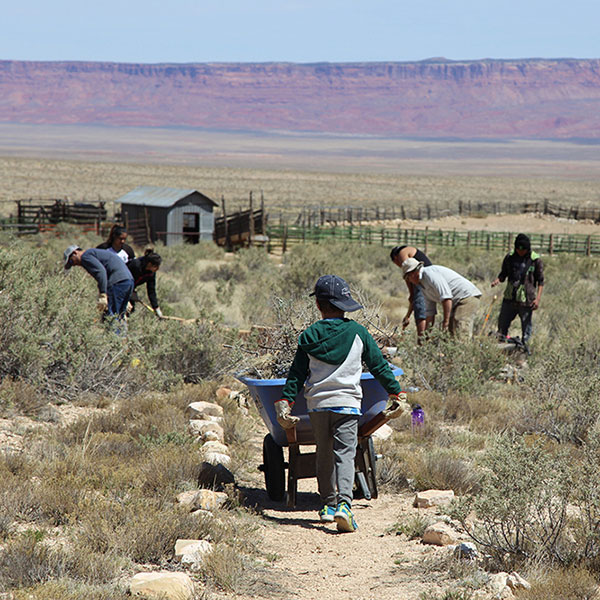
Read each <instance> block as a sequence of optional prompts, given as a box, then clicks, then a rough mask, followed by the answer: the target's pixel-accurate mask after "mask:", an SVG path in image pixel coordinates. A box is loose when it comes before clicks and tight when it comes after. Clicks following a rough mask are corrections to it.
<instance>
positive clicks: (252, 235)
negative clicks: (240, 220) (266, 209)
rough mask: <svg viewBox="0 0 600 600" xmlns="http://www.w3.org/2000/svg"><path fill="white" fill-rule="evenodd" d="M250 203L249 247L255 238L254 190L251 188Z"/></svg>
mask: <svg viewBox="0 0 600 600" xmlns="http://www.w3.org/2000/svg"><path fill="white" fill-rule="evenodd" d="M248 202H249V204H250V211H249V212H250V214H249V215H248V248H249V247H250V246H252V240H253V239H254V210H253V208H254V206H253V203H252V190H250V197H249V198H248Z"/></svg>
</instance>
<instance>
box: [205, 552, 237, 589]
mask: <svg viewBox="0 0 600 600" xmlns="http://www.w3.org/2000/svg"><path fill="white" fill-rule="evenodd" d="M244 571H245V564H244V557H243V555H241V554H240V553H239V551H238V550H236V549H235V548H232V547H231V546H228V545H227V544H217V545H216V546H215V548H214V549H213V550H212V552H210V553H209V554H208V555H207V556H206V558H205V559H204V561H203V563H202V574H203V575H204V577H206V579H207V580H208V581H209V582H212V583H213V584H214V585H216V586H217V587H219V588H221V589H223V590H226V591H237V590H239V589H240V587H241V586H242V584H243V583H244V574H245V573H244Z"/></svg>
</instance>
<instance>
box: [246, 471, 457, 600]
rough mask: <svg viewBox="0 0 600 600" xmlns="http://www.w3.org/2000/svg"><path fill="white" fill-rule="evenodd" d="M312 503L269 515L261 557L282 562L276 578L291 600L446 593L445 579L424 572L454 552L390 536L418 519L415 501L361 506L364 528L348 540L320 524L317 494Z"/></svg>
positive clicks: (393, 499)
mask: <svg viewBox="0 0 600 600" xmlns="http://www.w3.org/2000/svg"><path fill="white" fill-rule="evenodd" d="M313 481H314V483H315V484H316V480H311V483H312V482H313ZM314 487H316V486H314ZM311 498H312V499H313V501H312V502H310V503H309V502H308V501H307V499H305V500H304V501H303V502H302V501H301V502H302V503H301V504H300V505H299V506H298V507H297V508H296V509H293V510H292V509H289V510H287V509H285V508H283V507H281V508H268V509H266V510H265V512H264V516H265V520H266V523H265V526H264V538H263V544H262V550H263V551H265V552H268V553H274V554H276V555H277V556H278V559H277V560H276V561H275V563H274V565H273V570H274V571H273V572H272V575H273V576H274V578H275V579H276V580H277V581H279V582H280V583H281V585H282V586H283V587H284V588H285V592H284V596H285V597H289V598H303V599H304V600H324V599H334V598H335V599H339V598H352V599H353V600H417V599H418V598H419V595H420V594H421V593H423V592H433V591H436V592H441V591H443V590H444V589H446V587H448V586H449V584H450V582H449V580H446V581H445V582H444V581H443V579H444V578H443V577H441V576H440V577H439V579H440V580H439V581H437V582H436V581H433V580H432V574H431V573H428V572H427V568H426V566H425V565H424V561H426V560H427V559H431V560H434V559H435V557H436V556H437V557H439V558H440V559H442V557H443V556H446V555H447V554H448V552H449V550H448V549H447V548H437V547H433V546H426V545H423V544H421V543H420V541H418V540H415V541H408V540H407V539H406V537H404V536H397V535H395V534H393V533H389V530H390V528H391V527H392V526H393V525H394V523H396V522H397V521H398V520H399V519H401V518H402V517H406V516H408V515H409V514H411V513H416V512H417V509H415V508H412V506H411V504H412V500H413V496H412V495H411V496H400V495H382V496H381V497H380V498H378V499H377V500H371V501H368V502H367V501H365V500H358V501H355V503H354V505H353V510H354V513H355V515H356V519H357V521H358V524H359V528H358V530H357V531H356V532H354V533H343V534H341V533H338V532H337V530H336V526H335V524H322V523H320V522H319V521H318V518H317V512H316V508H317V507H318V499H317V497H316V494H315V495H314V496H313V495H311ZM432 517H433V514H432ZM438 575H439V574H438ZM444 584H446V585H444ZM258 597H260V596H258Z"/></svg>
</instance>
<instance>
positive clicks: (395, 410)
mask: <svg viewBox="0 0 600 600" xmlns="http://www.w3.org/2000/svg"><path fill="white" fill-rule="evenodd" d="M407 397H408V396H407V395H406V392H400V393H399V394H390V395H389V397H388V401H387V405H386V407H385V410H384V411H383V414H384V415H385V416H386V417H387V418H388V419H395V418H396V417H399V416H401V415H403V414H404V413H410V410H411V409H410V404H409V403H408V402H407V401H406V399H407Z"/></svg>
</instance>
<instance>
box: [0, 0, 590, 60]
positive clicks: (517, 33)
mask: <svg viewBox="0 0 600 600" xmlns="http://www.w3.org/2000/svg"><path fill="white" fill-rule="evenodd" d="M599 23H600V1H599V0H570V1H568V2H560V3H559V2H556V1H554V2H553V1H552V0H494V1H489V0H421V1H420V2H419V1H417V0H408V1H407V0H361V1H358V0H346V1H345V2H342V1H341V0H220V1H219V0H218V1H214V0H204V1H201V0H160V1H159V0H120V1H116V0H102V1H101V2H93V3H90V2H86V0H53V1H52V2H49V1H48V0H20V1H19V2H6V3H4V5H3V8H2V15H1V17H0V60H8V59H12V60H86V61H87V60H90V61H95V60H98V61H116V62H144V63H157V62H177V63H185V62H268V61H290V62H297V63H306V62H321V61H327V62H353V61H414V60H422V59H426V58H431V57H442V56H443V57H445V58H448V59H453V60H462V59H465V60H466V59H480V58H534V57H535V58H562V57H574V58H600V47H599V46H600V28H599V25H598V24H599Z"/></svg>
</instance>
